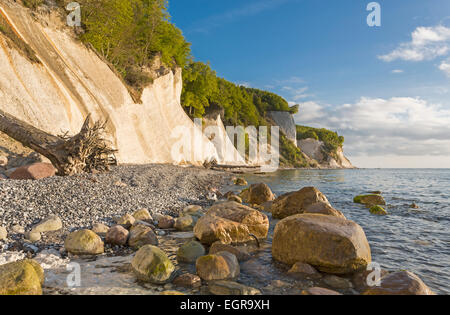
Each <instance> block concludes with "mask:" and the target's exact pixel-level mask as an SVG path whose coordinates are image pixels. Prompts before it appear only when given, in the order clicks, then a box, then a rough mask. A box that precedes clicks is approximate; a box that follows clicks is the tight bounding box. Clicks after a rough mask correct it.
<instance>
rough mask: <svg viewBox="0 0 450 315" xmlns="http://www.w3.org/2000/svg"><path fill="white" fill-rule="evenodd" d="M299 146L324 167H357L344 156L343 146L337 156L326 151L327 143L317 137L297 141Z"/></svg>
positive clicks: (338, 150)
mask: <svg viewBox="0 0 450 315" xmlns="http://www.w3.org/2000/svg"><path fill="white" fill-rule="evenodd" d="M297 146H298V147H299V148H300V149H301V150H302V152H303V153H304V154H306V156H307V157H309V158H311V159H313V160H315V161H316V162H317V163H318V164H319V166H320V167H322V168H355V167H354V166H353V165H352V163H351V162H350V161H349V160H348V159H347V158H346V157H345V156H344V151H343V150H342V148H338V149H337V152H336V154H335V156H334V157H333V156H331V155H330V154H328V153H326V151H325V144H324V143H323V142H322V141H319V140H316V139H312V138H310V139H303V140H299V141H297Z"/></svg>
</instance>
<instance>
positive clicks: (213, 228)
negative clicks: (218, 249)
mask: <svg viewBox="0 0 450 315" xmlns="http://www.w3.org/2000/svg"><path fill="white" fill-rule="evenodd" d="M268 231H269V219H268V218H267V216H266V215H265V214H263V213H261V212H259V211H258V210H255V209H252V208H250V207H247V206H244V205H241V204H239V203H237V202H232V201H231V202H224V203H219V204H216V205H214V206H212V207H211V208H210V209H209V210H208V212H207V213H206V214H205V215H204V216H203V217H201V218H200V219H199V220H198V221H197V224H196V225H195V227H194V234H195V236H196V237H197V238H198V239H199V240H200V242H202V243H204V244H212V243H214V242H216V241H221V242H222V243H224V244H230V243H243V242H248V241H252V240H254V238H253V237H252V236H251V234H253V235H255V236H256V237H257V238H259V239H263V238H266V237H267V233H268Z"/></svg>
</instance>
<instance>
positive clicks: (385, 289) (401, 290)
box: [364, 271, 435, 295]
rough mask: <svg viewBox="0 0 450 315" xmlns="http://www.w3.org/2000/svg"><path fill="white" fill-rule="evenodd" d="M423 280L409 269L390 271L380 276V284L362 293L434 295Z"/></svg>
mask: <svg viewBox="0 0 450 315" xmlns="http://www.w3.org/2000/svg"><path fill="white" fill-rule="evenodd" d="M434 294H435V293H434V292H433V291H431V289H430V288H429V287H428V286H427V285H426V284H425V283H423V281H422V280H421V279H420V278H419V277H418V276H416V275H415V274H413V273H412V272H409V271H398V272H393V273H390V274H388V275H386V276H384V277H382V278H381V286H379V287H377V286H374V287H372V288H370V289H368V290H367V291H365V292H364V295H434Z"/></svg>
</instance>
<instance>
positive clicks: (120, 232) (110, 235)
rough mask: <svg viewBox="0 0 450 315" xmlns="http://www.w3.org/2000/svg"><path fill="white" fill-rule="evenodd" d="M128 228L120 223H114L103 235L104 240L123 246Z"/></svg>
mask: <svg viewBox="0 0 450 315" xmlns="http://www.w3.org/2000/svg"><path fill="white" fill-rule="evenodd" d="M128 234H129V232H128V230H127V229H125V228H124V227H123V226H121V225H115V226H113V227H112V228H110V229H109V230H108V232H107V233H106V237H105V242H106V243H107V244H111V245H119V246H123V245H125V244H126V243H127V240H128Z"/></svg>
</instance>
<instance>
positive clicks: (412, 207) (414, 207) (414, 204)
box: [409, 202, 420, 209]
mask: <svg viewBox="0 0 450 315" xmlns="http://www.w3.org/2000/svg"><path fill="white" fill-rule="evenodd" d="M409 207H410V208H411V209H420V207H419V206H418V205H417V204H416V203H415V202H413V203H412V204H411V205H410V206H409Z"/></svg>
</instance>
